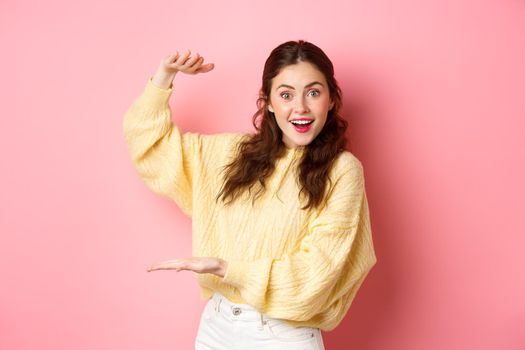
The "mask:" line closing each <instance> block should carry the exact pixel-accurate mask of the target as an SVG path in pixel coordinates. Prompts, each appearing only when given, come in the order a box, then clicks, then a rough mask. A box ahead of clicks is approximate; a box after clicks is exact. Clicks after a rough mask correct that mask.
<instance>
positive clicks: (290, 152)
mask: <svg viewBox="0 0 525 350" xmlns="http://www.w3.org/2000/svg"><path fill="white" fill-rule="evenodd" d="M284 149H285V154H286V156H287V157H290V156H296V155H302V154H303V153H304V152H305V151H306V149H307V147H306V146H297V147H294V148H288V147H285V148H284Z"/></svg>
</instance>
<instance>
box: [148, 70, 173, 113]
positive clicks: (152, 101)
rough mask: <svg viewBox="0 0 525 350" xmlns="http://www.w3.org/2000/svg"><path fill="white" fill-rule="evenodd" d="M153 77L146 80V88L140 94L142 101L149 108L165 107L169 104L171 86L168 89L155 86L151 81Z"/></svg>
mask: <svg viewBox="0 0 525 350" xmlns="http://www.w3.org/2000/svg"><path fill="white" fill-rule="evenodd" d="M152 79H153V77H150V78H149V79H148V82H147V84H146V88H145V89H144V92H143V93H142V96H141V97H142V100H143V101H144V102H145V103H146V104H148V105H150V106H158V107H165V106H166V105H168V103H169V99H170V96H171V93H172V92H173V84H171V85H170V87H169V88H167V89H163V88H161V87H159V86H157V85H155V84H154V83H153V81H152Z"/></svg>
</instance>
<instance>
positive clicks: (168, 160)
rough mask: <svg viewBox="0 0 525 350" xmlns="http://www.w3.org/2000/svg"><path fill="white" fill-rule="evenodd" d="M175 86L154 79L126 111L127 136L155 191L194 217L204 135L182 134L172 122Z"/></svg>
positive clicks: (141, 172)
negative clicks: (163, 85) (194, 180)
mask: <svg viewBox="0 0 525 350" xmlns="http://www.w3.org/2000/svg"><path fill="white" fill-rule="evenodd" d="M171 93H172V88H169V89H161V88H160V87H158V86H156V85H155V84H153V82H152V79H151V78H150V79H149V80H148V82H147V85H146V88H145V89H144V91H143V93H142V94H141V95H140V96H139V97H138V98H137V99H136V100H135V101H134V102H133V104H132V105H131V107H130V108H129V109H128V111H127V112H126V114H125V117H124V122H123V129H124V137H125V140H126V143H127V146H128V149H129V152H130V154H131V158H132V161H133V164H134V166H135V168H136V169H137V172H138V173H139V175H140V177H141V178H142V179H143V180H144V182H145V183H146V185H147V186H148V187H149V188H150V189H151V190H153V191H154V192H155V193H157V194H160V195H162V196H166V197H168V198H170V199H172V200H174V201H175V202H176V203H177V205H178V206H179V207H180V208H181V210H182V211H183V212H184V213H185V214H187V215H189V216H191V205H192V196H191V193H192V178H193V177H194V170H195V169H196V164H197V163H198V162H199V153H198V151H199V147H200V142H201V136H200V135H199V134H196V133H185V134H181V132H180V131H179V128H178V127H177V126H176V125H174V124H173V123H172V121H171V110H170V108H169V105H168V100H169V97H170V95H171Z"/></svg>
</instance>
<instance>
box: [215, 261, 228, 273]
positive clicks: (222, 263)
mask: <svg viewBox="0 0 525 350" xmlns="http://www.w3.org/2000/svg"><path fill="white" fill-rule="evenodd" d="M226 269H228V262H227V261H226V260H222V259H219V269H218V271H217V276H219V277H224V275H225V274H226Z"/></svg>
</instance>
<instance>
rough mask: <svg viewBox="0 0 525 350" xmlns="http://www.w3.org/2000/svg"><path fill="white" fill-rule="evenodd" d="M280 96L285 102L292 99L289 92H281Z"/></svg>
mask: <svg viewBox="0 0 525 350" xmlns="http://www.w3.org/2000/svg"><path fill="white" fill-rule="evenodd" d="M280 96H281V98H283V99H285V100H289V99H290V97H292V96H291V94H290V93H289V92H281V94H280Z"/></svg>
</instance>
